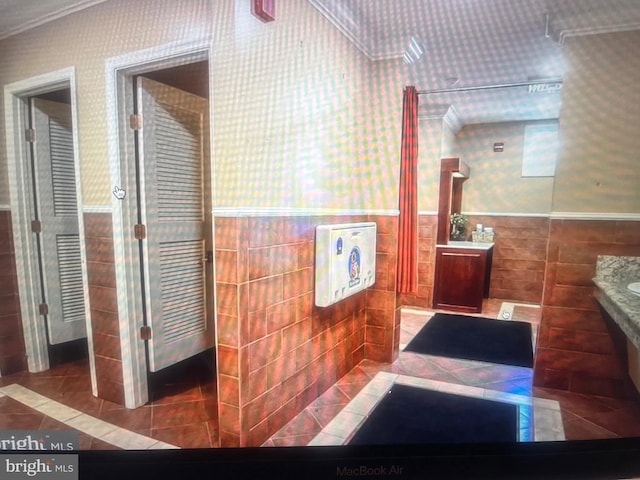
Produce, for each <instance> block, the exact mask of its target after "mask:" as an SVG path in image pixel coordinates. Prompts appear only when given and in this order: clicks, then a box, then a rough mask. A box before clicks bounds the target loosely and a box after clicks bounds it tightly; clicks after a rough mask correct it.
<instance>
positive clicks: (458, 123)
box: [444, 105, 464, 135]
mask: <svg viewBox="0 0 640 480" xmlns="http://www.w3.org/2000/svg"><path fill="white" fill-rule="evenodd" d="M444 122H445V123H446V124H447V125H449V128H451V131H452V132H453V133H454V135H457V134H458V133H460V130H462V127H464V123H462V118H460V115H459V114H458V111H457V110H456V108H455V107H454V106H453V105H449V108H448V109H447V113H445V114H444Z"/></svg>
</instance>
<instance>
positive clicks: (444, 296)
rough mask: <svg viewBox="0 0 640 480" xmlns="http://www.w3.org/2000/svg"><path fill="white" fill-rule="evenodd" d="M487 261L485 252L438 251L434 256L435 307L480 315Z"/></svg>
mask: <svg viewBox="0 0 640 480" xmlns="http://www.w3.org/2000/svg"><path fill="white" fill-rule="evenodd" d="M486 259H487V254H486V252H485V251H481V250H479V251H469V250H465V251H460V250H439V251H438V253H437V255H436V282H435V287H434V295H433V297H434V302H433V303H434V305H433V306H434V308H441V309H446V310H456V311H461V312H469V313H478V312H481V311H482V298H483V293H484V285H485V269H486Z"/></svg>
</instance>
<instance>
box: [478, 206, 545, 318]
mask: <svg viewBox="0 0 640 480" xmlns="http://www.w3.org/2000/svg"><path fill="white" fill-rule="evenodd" d="M478 223H481V224H483V225H484V226H487V227H493V230H494V232H495V235H494V243H495V246H494V248H493V264H492V267H491V285H490V291H489V297H490V298H500V299H504V300H512V301H516V302H522V303H533V304H536V305H539V304H540V303H541V302H542V291H543V288H544V273H545V269H546V263H547V262H546V258H547V243H548V239H549V219H548V218H540V217H513V216H505V217H500V216H470V217H469V228H470V229H473V228H475V226H476V224H478Z"/></svg>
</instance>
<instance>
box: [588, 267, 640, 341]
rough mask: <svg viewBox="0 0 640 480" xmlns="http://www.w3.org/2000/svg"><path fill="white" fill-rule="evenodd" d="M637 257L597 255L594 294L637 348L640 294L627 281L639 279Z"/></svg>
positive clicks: (639, 338)
mask: <svg viewBox="0 0 640 480" xmlns="http://www.w3.org/2000/svg"><path fill="white" fill-rule="evenodd" d="M638 266H640V257H613V256H602V257H598V264H597V266H596V277H595V278H594V279H593V282H594V283H595V284H596V287H598V288H597V289H596V292H595V297H596V300H598V302H599V303H600V304H601V305H602V307H603V308H604V309H605V310H606V311H607V313H609V315H610V316H611V318H612V319H613V321H614V322H616V323H617V324H618V326H619V327H620V328H621V329H622V331H623V332H624V333H625V335H626V336H627V338H628V339H629V340H630V341H631V343H633V344H634V345H635V346H636V348H638V349H640V295H636V294H634V293H632V292H631V291H630V290H629V289H628V288H627V285H629V284H630V283H633V282H638V281H640V271H639V270H638Z"/></svg>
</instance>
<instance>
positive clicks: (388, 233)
mask: <svg viewBox="0 0 640 480" xmlns="http://www.w3.org/2000/svg"><path fill="white" fill-rule="evenodd" d="M362 221H375V222H376V224H377V226H378V232H377V252H376V255H377V257H376V258H377V260H376V284H375V285H374V286H373V287H372V288H370V289H368V290H366V291H364V292H361V293H359V294H356V295H354V296H352V297H349V298H347V299H345V300H343V301H341V302H339V303H337V304H334V305H331V306H329V307H325V308H319V307H316V306H315V305H314V280H315V269H314V257H315V251H314V249H315V246H314V245H315V244H314V238H315V227H316V225H320V224H336V223H349V222H362ZM396 232H397V217H393V216H371V215H359V216H349V217H345V216H317V217H316V216H275V217H217V218H216V221H215V240H216V242H215V243H216V272H217V273H216V283H217V285H216V287H217V309H218V312H217V313H218V322H217V336H218V392H219V407H218V413H219V422H220V425H219V427H220V445H221V446H222V447H237V446H259V445H261V444H263V443H264V441H265V440H266V439H268V438H269V437H270V436H271V435H273V434H274V433H275V432H277V431H278V430H279V429H280V428H281V427H282V426H283V425H285V424H286V423H287V422H288V421H290V420H291V419H292V418H293V417H295V416H296V415H297V414H298V413H300V412H301V411H302V410H303V409H304V408H305V407H306V406H307V405H308V404H309V403H311V402H312V401H313V400H315V399H316V398H317V397H318V396H320V395H321V394H322V393H323V392H324V391H325V390H327V389H328V388H329V387H331V386H332V385H333V384H334V383H335V382H336V381H337V380H338V379H339V378H340V377H342V376H343V375H345V374H346V373H347V372H349V371H350V370H351V369H352V368H353V367H354V366H356V365H357V364H358V363H360V362H361V361H362V360H363V359H365V358H368V359H372V360H376V361H382V362H391V361H393V359H394V358H396V357H397V355H398V345H399V335H400V328H399V322H400V312H399V307H398V306H397V305H396V298H395V265H396V244H397V239H396Z"/></svg>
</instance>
